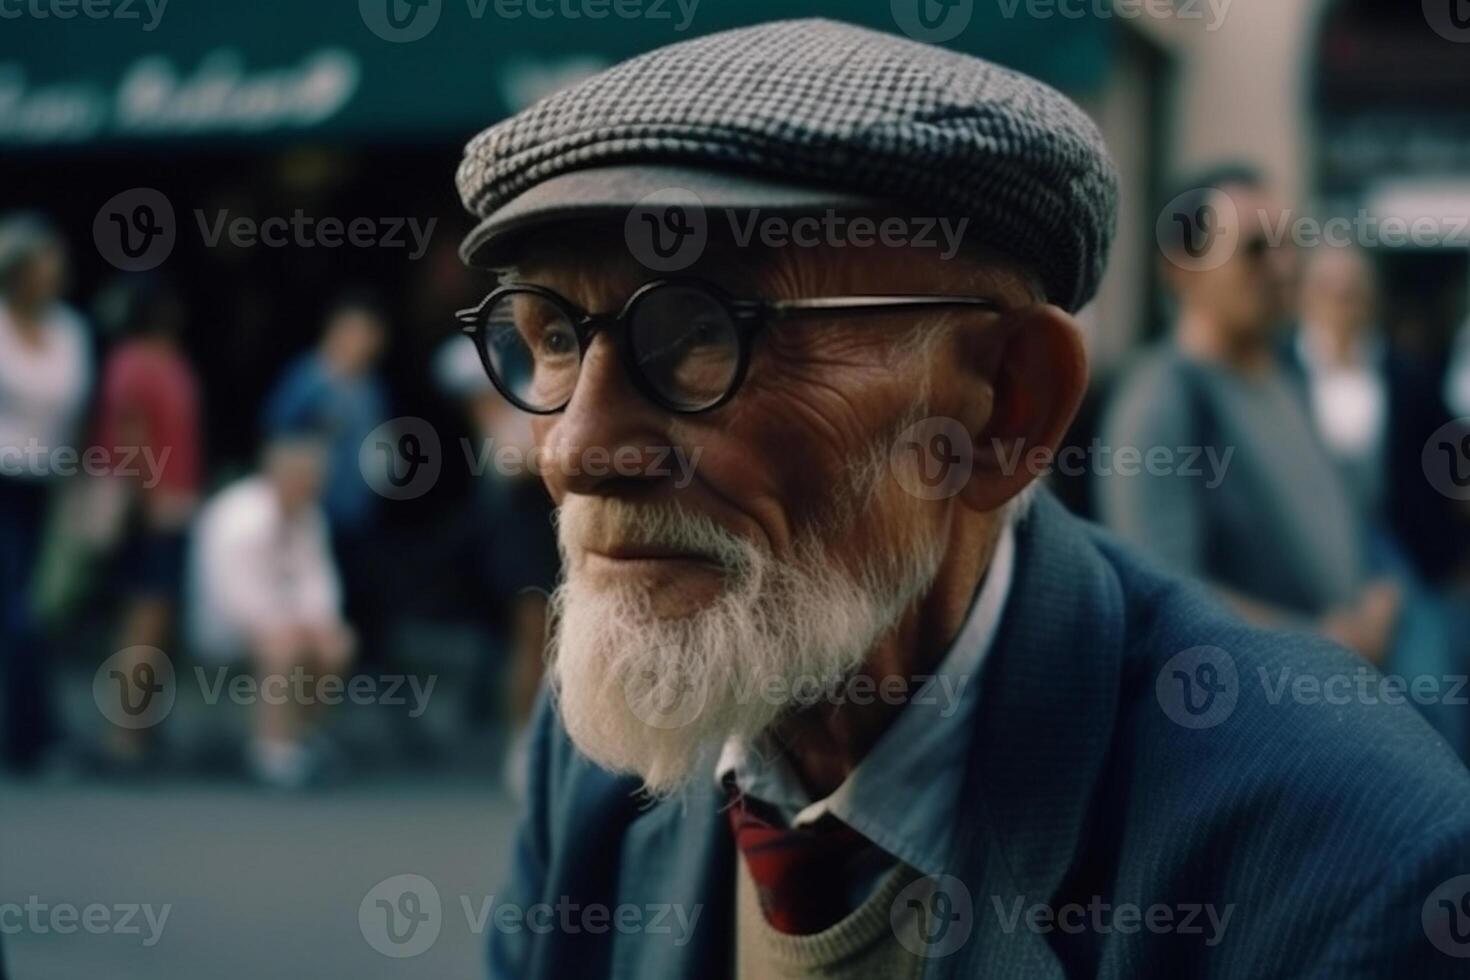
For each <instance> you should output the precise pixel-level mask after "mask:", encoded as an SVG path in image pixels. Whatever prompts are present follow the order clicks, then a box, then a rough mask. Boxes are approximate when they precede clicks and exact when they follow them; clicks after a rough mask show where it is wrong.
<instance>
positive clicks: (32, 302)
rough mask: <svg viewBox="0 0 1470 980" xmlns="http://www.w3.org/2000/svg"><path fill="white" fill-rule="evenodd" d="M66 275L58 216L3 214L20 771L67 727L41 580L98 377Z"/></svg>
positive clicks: (11, 625) (3, 396) (0, 584)
mask: <svg viewBox="0 0 1470 980" xmlns="http://www.w3.org/2000/svg"><path fill="white" fill-rule="evenodd" d="M66 277H67V255H66V246H65V243H64V242H63V240H62V238H61V236H60V234H59V233H58V232H57V231H56V230H55V229H54V228H53V227H52V226H51V225H50V223H49V222H47V221H46V220H45V219H44V218H41V217H39V216H35V215H30V214H21V215H12V216H10V217H7V218H5V219H3V220H0V674H3V676H0V685H3V686H4V689H5V692H6V696H5V702H4V709H3V710H4V718H5V722H4V731H3V734H0V746H3V749H0V750H3V757H4V763H5V765H6V767H7V768H11V769H15V770H17V771H29V770H32V769H34V768H35V767H36V766H37V765H38V764H39V763H40V762H41V761H42V757H43V754H44V752H45V750H46V749H47V748H48V747H49V746H50V744H51V742H52V741H53V740H54V739H55V738H56V736H57V734H58V733H57V731H56V723H55V719H54V717H53V713H52V709H51V701H50V698H51V692H50V689H49V684H48V674H49V671H48V665H47V661H46V658H47V656H48V654H47V651H46V650H45V649H44V643H43V637H42V635H41V630H40V627H39V625H38V624H37V621H36V617H35V610H34V608H33V599H32V588H33V585H34V578H35V572H36V569H37V566H38V563H39V557H40V550H41V535H42V528H43V526H44V523H45V516H46V510H47V502H48V498H49V497H50V492H51V489H52V486H53V482H54V478H55V476H56V474H55V472H54V468H53V466H52V465H51V461H52V460H53V459H55V458H56V457H55V456H53V454H54V453H56V452H58V451H59V450H64V449H67V448H69V447H73V446H74V443H73V438H74V436H75V430H76V426H77V422H78V420H79V418H80V416H81V414H82V410H83V408H84V405H85V402H86V399H87V394H88V389H89V387H90V384H91V381H92V356H91V351H90V347H89V341H88V338H87V331H86V327H85V325H84V324H83V322H82V319H81V318H80V317H79V316H78V315H77V314H76V313H75V312H74V311H73V310H72V309H71V308H70V307H68V306H67V305H66V304H64V303H63V302H62V301H61V296H62V293H63V291H64V289H65V285H66Z"/></svg>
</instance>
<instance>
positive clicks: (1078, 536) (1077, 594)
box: [934, 491, 1124, 978]
mask: <svg viewBox="0 0 1470 980" xmlns="http://www.w3.org/2000/svg"><path fill="white" fill-rule="evenodd" d="M1084 527H1085V525H1083V524H1082V522H1081V521H1079V520H1078V519H1076V518H1074V517H1072V516H1071V515H1070V514H1068V513H1067V512H1066V511H1065V510H1064V509H1063V507H1062V506H1061V504H1059V503H1058V502H1057V501H1056V499H1055V498H1053V497H1052V496H1051V495H1050V494H1049V493H1047V492H1045V491H1042V492H1040V493H1038V494H1037V497H1036V499H1035V500H1034V501H1033V505H1032V509H1031V511H1030V514H1029V515H1028V516H1027V517H1026V518H1025V519H1024V520H1023V521H1022V522H1021V523H1020V524H1019V525H1018V527H1017V545H1018V548H1017V556H1016V572H1015V577H1014V579H1013V580H1012V584H1011V593H1010V597H1009V599H1008V601H1007V605H1006V610H1005V613H1004V615H1003V619H1002V622H1001V627H1000V631H999V633H998V634H997V636H996V640H995V647H994V648H993V649H992V650H991V652H990V655H989V656H988V658H987V661H986V668H985V677H984V681H983V686H982V688H981V693H980V703H979V712H978V715H979V717H978V719H977V722H978V726H977V731H976V740H975V744H974V747H973V750H972V753H971V756H970V763H969V767H968V775H967V777H966V785H965V788H964V789H963V790H962V791H961V800H962V803H961V806H960V810H959V814H958V815H957V816H958V818H959V820H960V821H961V826H962V827H963V828H964V829H963V830H962V831H961V832H960V837H959V840H958V842H957V854H956V864H955V866H956V867H957V868H958V869H959V870H958V871H957V876H958V877H959V878H960V879H961V880H962V881H963V882H964V883H965V885H966V887H967V888H968V889H969V891H970V898H971V901H972V903H973V912H974V932H973V933H972V936H971V938H970V940H969V941H968V942H967V943H965V945H964V946H963V947H962V948H961V949H960V950H959V951H958V952H957V953H956V955H953V956H948V957H945V958H943V959H941V960H937V961H935V971H934V975H936V976H965V977H969V976H1026V977H1057V978H1061V977H1063V976H1065V973H1064V970H1063V968H1062V964H1061V962H1060V961H1059V960H1058V959H1057V957H1056V955H1055V954H1054V953H1053V952H1052V950H1051V947H1050V946H1049V945H1048V944H1047V942H1046V937H1045V936H1043V935H1039V934H1037V933H1035V932H1033V931H1031V930H1030V929H1028V928H1027V926H1026V923H1025V918H1024V914H1025V909H1026V908H1029V907H1030V906H1032V905H1035V904H1038V903H1047V904H1050V903H1052V901H1053V899H1054V897H1055V896H1056V894H1057V891H1058V890H1059V888H1060V887H1061V885H1062V883H1063V880H1064V878H1065V877H1066V874H1067V872H1068V870H1069V869H1070V868H1071V867H1072V865H1073V863H1074V861H1075V860H1076V858H1077V856H1078V854H1079V852H1080V850H1081V847H1082V845H1083V843H1084V837H1085V831H1086V827H1085V823H1086V820H1087V814H1088V810H1089V807H1090V805H1091V801H1092V797H1093V793H1094V789H1095V784H1096V782H1097V779H1098V775H1099V773H1100V771H1101V769H1102V766H1103V762H1104V760H1105V757H1106V754H1107V750H1108V745H1109V743H1110V741H1111V730H1112V726H1113V721H1114V715H1115V713H1116V710H1117V699H1118V686H1119V675H1120V670H1121V662H1122V647H1123V623H1124V610H1123V593H1122V585H1121V583H1120V582H1119V581H1118V579H1117V577H1116V575H1115V574H1114V572H1113V570H1112V568H1111V566H1109V565H1108V564H1107V563H1106V562H1105V561H1104V560H1103V558H1102V556H1101V554H1099V552H1098V550H1097V547H1096V545H1095V544H1094V542H1093V541H1092V540H1091V539H1090V538H1089V537H1088V535H1087V534H1086V533H1085V531H1084ZM1018 912H1019V913H1020V916H1021V917H1020V918H1016V915H1017V913H1018Z"/></svg>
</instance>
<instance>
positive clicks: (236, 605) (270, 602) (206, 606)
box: [189, 437, 355, 788]
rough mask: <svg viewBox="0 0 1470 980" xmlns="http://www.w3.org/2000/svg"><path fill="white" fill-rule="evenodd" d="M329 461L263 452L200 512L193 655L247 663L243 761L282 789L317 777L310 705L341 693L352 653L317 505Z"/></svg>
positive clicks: (308, 454)
mask: <svg viewBox="0 0 1470 980" xmlns="http://www.w3.org/2000/svg"><path fill="white" fill-rule="evenodd" d="M324 457H325V450H324V448H323V447H322V446H321V445H320V444H319V443H318V442H316V441H315V440H312V439H309V438H307V439H303V438H289V437H288V438H281V439H277V440H274V441H272V442H271V443H270V444H268V445H267V447H266V449H265V453H264V461H263V465H262V472H261V473H260V474H258V475H255V476H250V477H246V478H245V479H242V480H240V481H239V482H237V483H234V484H232V485H230V486H228V487H226V488H225V489H223V490H221V491H220V492H219V493H218V494H217V495H216V496H214V497H213V498H212V499H211V500H210V501H209V502H208V503H207V504H206V505H205V506H204V508H203V510H202V511H201V513H200V516H199V521H198V524H197V526H196V529H195V536H194V544H193V553H192V556H191V565H190V571H189V588H190V601H189V625H190V634H191V638H192V640H193V645H194V648H195V649H196V650H197V651H198V653H199V655H200V657H201V659H205V660H213V661H215V662H217V663H225V662H229V661H234V660H238V659H241V658H244V659H245V660H246V661H247V662H248V663H249V665H250V666H251V667H252V669H253V670H254V671H255V675H256V679H257V682H258V684H259V687H258V691H259V693H260V697H259V698H258V704H257V706H256V715H255V732H254V736H253V738H252V740H251V743H250V746H249V748H248V751H247V760H248V762H249V765H250V768H251V770H252V772H253V773H254V774H255V775H256V777H257V778H258V779H260V781H261V782H263V783H265V784H267V785H271V786H278V787H282V788H298V787H301V786H303V785H305V784H306V783H308V782H309V781H310V780H311V779H313V778H314V777H315V776H316V775H317V774H318V773H319V772H320V771H321V769H322V767H323V764H324V761H325V759H326V758H327V755H328V753H327V752H326V751H325V745H324V743H323V742H322V740H321V739H320V738H319V737H316V733H315V731H314V728H313V725H312V719H310V718H309V717H308V715H309V709H310V708H312V707H313V706H314V705H316V704H317V703H319V701H320V700H321V699H320V697H319V696H318V695H317V693H316V692H317V691H318V690H319V688H320V686H321V685H322V684H323V682H324V681H327V682H328V683H329V684H330V685H332V686H335V687H336V688H337V689H338V691H339V692H340V690H341V687H342V675H343V674H345V673H346V671H347V670H348V669H349V667H350V666H351V664H352V659H353V653H354V646H355V641H354V637H353V635H352V631H351V630H350V629H349V628H348V627H347V625H346V623H345V622H344V620H343V617H342V592H341V585H340V583H339V580H338V576H337V569H336V567H335V565H334V562H333V559H332V550H331V544H330V541H329V532H328V530H327V522H326V518H325V516H324V514H323V513H322V508H321V505H320V502H319V501H320V495H321V489H322V482H323V469H324ZM329 679H330V680H329ZM275 688H280V690H279V691H276V690H275ZM282 692H284V696H283V693H282ZM267 694H269V695H270V696H266V695H267Z"/></svg>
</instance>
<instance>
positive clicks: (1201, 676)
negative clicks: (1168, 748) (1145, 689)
mask: <svg viewBox="0 0 1470 980" xmlns="http://www.w3.org/2000/svg"><path fill="white" fill-rule="evenodd" d="M1154 693H1155V695H1157V697H1158V699H1159V707H1161V708H1163V709H1164V714H1166V715H1168V716H1169V720H1170V721H1172V722H1174V723H1175V724H1176V725H1181V726H1183V727H1184V728H1214V727H1215V726H1216V725H1218V724H1220V723H1221V722H1223V721H1224V720H1225V719H1226V718H1229V717H1230V715H1231V713H1232V712H1234V711H1235V704H1236V702H1237V701H1238V700H1239V699H1240V677H1239V675H1238V674H1237V673H1236V670H1235V658H1234V657H1232V656H1230V654H1228V653H1226V652H1225V651H1224V650H1221V649H1220V648H1219V647H1210V646H1202V647H1190V648H1189V649H1188V650H1185V651H1183V652H1181V653H1176V654H1175V655H1174V656H1172V657H1170V658H1169V661H1168V663H1166V664H1164V666H1163V668H1162V669H1161V670H1160V671H1159V676H1158V678H1157V679H1156V680H1155V682H1154Z"/></svg>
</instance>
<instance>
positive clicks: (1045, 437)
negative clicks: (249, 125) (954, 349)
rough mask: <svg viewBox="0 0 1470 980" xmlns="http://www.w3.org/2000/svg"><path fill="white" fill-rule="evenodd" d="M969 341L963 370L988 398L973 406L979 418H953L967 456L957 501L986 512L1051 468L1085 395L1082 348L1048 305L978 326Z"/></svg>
mask: <svg viewBox="0 0 1470 980" xmlns="http://www.w3.org/2000/svg"><path fill="white" fill-rule="evenodd" d="M978 331H984V332H986V333H988V334H989V335H990V337H989V338H988V339H983V338H982V336H981V334H980V333H979V332H978ZM975 341H976V343H975V345H974V346H972V347H971V350H970V355H971V356H968V357H966V360H967V361H968V362H969V364H968V365H967V366H968V368H969V370H971V371H973V372H974V373H975V374H978V375H979V376H980V377H972V379H971V380H972V381H982V379H983V383H984V385H985V386H986V387H988V389H989V392H990V395H991V397H990V398H989V399H985V398H983V397H982V398H980V399H977V400H976V401H977V403H978V406H979V411H975V412H974V413H973V414H970V415H969V416H968V417H967V416H966V415H965V414H963V413H962V414H961V415H960V416H959V418H960V419H961V421H962V422H963V423H964V424H965V425H966V427H967V429H968V430H969V432H970V433H971V437H972V439H973V450H974V452H973V458H974V469H973V471H972V472H971V475H970V479H969V480H968V481H967V482H966V484H965V487H964V489H963V490H962V491H961V499H962V500H963V501H964V503H965V505H966V506H968V507H970V508H971V509H973V510H976V511H992V510H996V509H997V508H999V507H1001V506H1002V505H1003V504H1005V503H1006V501H1008V500H1010V499H1011V498H1012V497H1014V496H1016V495H1017V494H1018V493H1020V492H1021V491H1022V490H1024V489H1025V488H1026V486H1027V485H1028V484H1030V483H1031V482H1032V481H1033V480H1035V479H1036V478H1037V477H1039V476H1042V475H1044V474H1045V473H1046V472H1047V470H1049V469H1050V468H1051V463H1052V459H1053V458H1054V456H1055V453H1056V450H1057V447H1058V446H1059V445H1060V444H1061V441H1062V439H1063V437H1065V436H1066V434H1067V429H1068V427H1069V426H1070V425H1071V424H1072V419H1073V418H1074V417H1075V416H1076V414H1077V408H1078V406H1079V405H1081V404H1082V396H1083V394H1084V393H1085V392H1086V390H1087V349H1086V348H1085V347H1084V346H1083V343H1082V328H1081V326H1080V325H1079V324H1078V323H1077V321H1076V320H1075V319H1073V317H1072V316H1071V315H1070V314H1068V313H1067V312H1065V311H1064V310H1062V309H1060V308H1058V307H1055V306H1031V307H1027V308H1025V309H1020V310H1015V311H1013V312H1011V313H1008V314H1006V316H1005V317H1004V319H1002V320H1001V321H1000V322H999V323H991V324H990V325H989V326H988V328H987V327H979V328H978V329H977V334H976V335H975ZM973 390H974V389H973V388H972V391H973ZM987 401H988V403H989V406H988V407H989V411H984V406H985V403H986V402H987Z"/></svg>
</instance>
